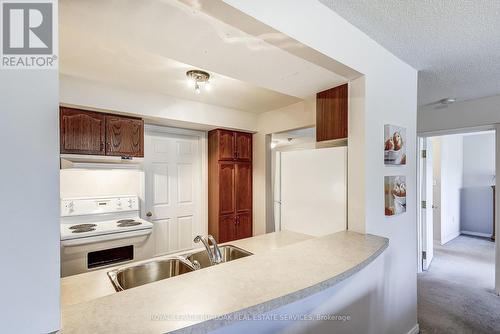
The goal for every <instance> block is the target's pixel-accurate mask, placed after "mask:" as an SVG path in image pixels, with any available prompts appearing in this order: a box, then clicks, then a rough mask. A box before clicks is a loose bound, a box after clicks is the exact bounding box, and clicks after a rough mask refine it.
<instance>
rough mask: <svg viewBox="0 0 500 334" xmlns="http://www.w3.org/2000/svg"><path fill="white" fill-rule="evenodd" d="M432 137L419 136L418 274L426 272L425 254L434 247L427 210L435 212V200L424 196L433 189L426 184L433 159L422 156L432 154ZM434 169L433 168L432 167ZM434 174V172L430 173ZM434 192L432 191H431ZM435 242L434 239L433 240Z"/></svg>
mask: <svg viewBox="0 0 500 334" xmlns="http://www.w3.org/2000/svg"><path fill="white" fill-rule="evenodd" d="M429 138H430V137H424V136H417V259H418V261H417V272H418V273H421V272H423V271H425V270H426V269H425V268H424V259H423V252H424V251H426V252H429V248H428V247H429V246H430V247H431V248H433V247H434V245H433V244H431V245H427V242H428V240H427V237H428V235H427V228H428V226H427V225H428V222H427V217H426V215H427V212H428V211H427V210H434V199H432V201H430V200H429V199H428V198H427V196H424V192H428V191H429V189H427V187H429V186H430V187H431V189H433V183H431V184H430V185H429V184H426V182H427V176H428V175H427V173H428V172H429V171H428V170H427V167H428V166H427V163H428V161H427V158H428V157H432V155H429V156H428V157H427V158H424V157H423V156H422V152H423V151H424V150H425V151H426V152H427V153H428V154H429V153H430V154H432V149H429V146H430V145H432V142H431V141H430V140H429ZM431 168H432V167H431ZM430 172H431V173H433V171H432V170H431V171H430ZM433 177H434V176H433ZM431 191H432V190H431ZM424 198H425V201H426V208H424V207H423V200H424ZM432 228H434V221H433V224H432ZM432 240H434V237H433V238H432ZM432 253H433V252H430V255H429V256H430V258H428V259H427V261H428V262H427V268H429V266H430V263H431V262H432V258H433V257H432Z"/></svg>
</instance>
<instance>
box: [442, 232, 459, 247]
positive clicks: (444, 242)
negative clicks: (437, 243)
mask: <svg viewBox="0 0 500 334" xmlns="http://www.w3.org/2000/svg"><path fill="white" fill-rule="evenodd" d="M459 236H460V232H457V233H454V234H451V235H447V236H446V238H444V240H442V241H441V245H444V244H447V243H448V242H450V241H452V240H453V239H455V238H458V237H459Z"/></svg>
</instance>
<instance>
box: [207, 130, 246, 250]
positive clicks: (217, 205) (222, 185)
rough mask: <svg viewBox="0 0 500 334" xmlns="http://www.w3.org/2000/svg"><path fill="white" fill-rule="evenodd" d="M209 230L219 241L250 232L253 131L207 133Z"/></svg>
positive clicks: (232, 238)
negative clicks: (251, 132)
mask: <svg viewBox="0 0 500 334" xmlns="http://www.w3.org/2000/svg"><path fill="white" fill-rule="evenodd" d="M208 194H209V196H208V233H210V234H212V235H213V236H214V237H215V239H216V240H217V241H218V242H227V241H232V240H237V239H242V238H248V237H251V236H252V134H250V133H245V132H238V131H228V130H221V129H216V130H212V131H210V132H209V133H208Z"/></svg>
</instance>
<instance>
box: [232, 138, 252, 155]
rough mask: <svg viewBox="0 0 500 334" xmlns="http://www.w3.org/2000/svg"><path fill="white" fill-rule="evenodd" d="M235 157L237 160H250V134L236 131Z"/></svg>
mask: <svg viewBox="0 0 500 334" xmlns="http://www.w3.org/2000/svg"><path fill="white" fill-rule="evenodd" d="M235 137H236V159H237V160H239V161H251V160H252V134H251V133H244V132H236V135H235Z"/></svg>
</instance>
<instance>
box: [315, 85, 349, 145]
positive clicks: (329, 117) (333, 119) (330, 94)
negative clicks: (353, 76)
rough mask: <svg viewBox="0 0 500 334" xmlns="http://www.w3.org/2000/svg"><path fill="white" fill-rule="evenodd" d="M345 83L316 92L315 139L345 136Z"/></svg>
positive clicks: (346, 97) (346, 89) (346, 96)
mask: <svg viewBox="0 0 500 334" xmlns="http://www.w3.org/2000/svg"><path fill="white" fill-rule="evenodd" d="M347 101H348V86H347V84H345V85H342V86H338V87H335V88H331V89H328V90H325V91H323V92H320V93H318V94H316V141H318V142H319V141H325V140H333V139H345V138H347Z"/></svg>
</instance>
